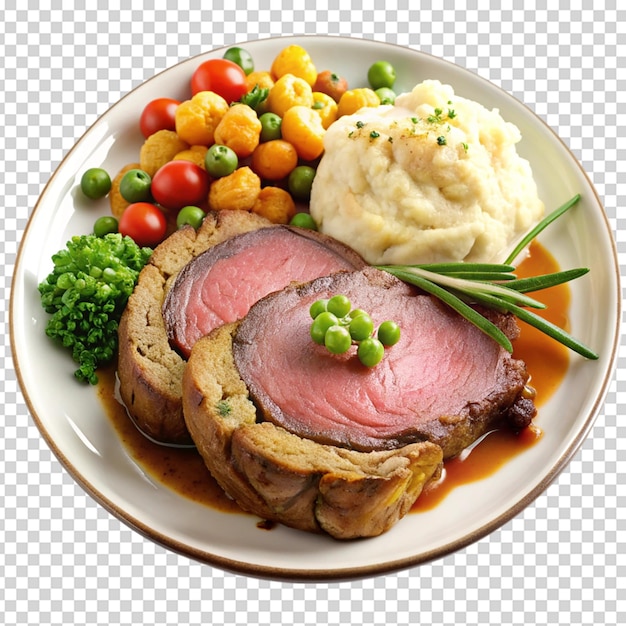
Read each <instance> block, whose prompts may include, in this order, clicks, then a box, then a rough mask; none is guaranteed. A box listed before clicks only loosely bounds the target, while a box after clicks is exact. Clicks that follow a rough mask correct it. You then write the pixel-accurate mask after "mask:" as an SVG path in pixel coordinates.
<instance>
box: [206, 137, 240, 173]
mask: <svg viewBox="0 0 626 626" xmlns="http://www.w3.org/2000/svg"><path fill="white" fill-rule="evenodd" d="M204 165H205V167H206V171H207V172H208V174H209V175H210V176H212V177H213V178H221V177H222V176H228V175H229V174H232V173H233V172H234V171H235V170H236V169H237V166H238V165H239V159H238V158H237V155H236V154H235V151H234V150H233V149H232V148H229V147H228V146H224V145H222V144H219V143H214V144H213V145H212V146H211V147H210V148H209V149H208V150H207V153H206V155H205V157H204Z"/></svg>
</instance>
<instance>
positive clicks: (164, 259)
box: [118, 211, 271, 444]
mask: <svg viewBox="0 0 626 626" xmlns="http://www.w3.org/2000/svg"><path fill="white" fill-rule="evenodd" d="M270 225H271V224H270V222H268V221H267V220H265V219H264V218H261V217H259V216H257V215H254V214H251V213H248V212H246V211H223V212H221V213H219V214H218V213H209V214H208V215H207V217H206V218H205V220H204V222H203V224H202V226H201V227H200V228H199V229H198V231H197V233H196V231H195V230H194V229H193V228H191V227H186V228H184V229H181V230H179V231H176V232H175V233H174V234H172V235H171V236H170V237H168V239H166V240H165V241H164V242H163V243H162V244H161V245H159V246H158V247H157V248H156V249H155V250H154V252H153V254H152V258H151V259H150V262H149V263H148V265H146V267H144V269H143V270H142V272H141V274H140V276H139V281H138V283H137V286H136V288H135V290H134V292H133V294H132V295H131V297H130V299H129V301H128V305H127V306H126V309H125V310H124V314H123V315H122V319H121V321H120V327H119V331H118V336H119V357H118V377H119V382H120V389H119V390H120V395H121V398H122V401H123V402H124V404H125V405H126V408H127V410H128V413H129V415H130V416H131V418H132V419H133V420H134V421H135V423H136V424H137V426H138V427H139V428H140V429H141V430H142V431H143V432H145V433H146V434H147V435H149V436H150V437H152V438H154V439H156V440H158V441H163V442H168V443H177V444H184V443H192V442H191V438H190V437H189V433H188V432H187V428H186V426H185V422H184V419H183V414H182V401H181V391H182V388H181V380H182V373H183V369H184V367H185V361H184V360H183V359H182V358H181V357H180V356H179V355H178V354H177V353H176V352H175V351H174V350H172V349H171V347H170V345H169V342H168V338H167V334H166V331H165V326H164V322H163V316H162V314H161V307H162V304H163V299H164V297H165V294H166V293H167V290H168V288H169V285H170V284H171V281H172V280H173V277H175V276H176V274H177V273H178V272H179V271H180V270H181V269H182V268H183V267H184V266H185V265H186V264H187V263H189V261H191V259H192V258H194V257H195V256H197V255H198V254H200V253H201V252H203V251H205V250H207V249H208V248H210V247H212V246H214V245H216V244H218V243H220V242H222V241H224V240H226V239H228V238H229V237H232V236H234V235H237V234H239V233H243V232H247V231H250V230H255V229H258V228H263V227H266V226H270Z"/></svg>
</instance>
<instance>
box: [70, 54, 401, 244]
mask: <svg viewBox="0 0 626 626" xmlns="http://www.w3.org/2000/svg"><path fill="white" fill-rule="evenodd" d="M395 78H396V76H395V70H394V68H393V66H392V65H391V64H390V63H389V62H387V61H377V62H376V63H373V64H372V65H371V66H370V68H369V70H368V72H367V80H368V83H369V86H367V87H356V88H349V86H348V83H347V81H346V79H345V78H343V77H341V76H340V75H339V74H336V73H335V72H333V71H331V70H323V71H320V72H318V70H317V69H316V66H315V64H314V62H313V60H312V58H311V56H310V55H309V53H308V52H307V51H306V50H305V49H304V48H303V47H301V46H299V45H296V44H292V45H289V46H287V47H285V48H283V49H282V50H281V51H280V52H279V53H278V54H277V56H276V57H275V58H274V60H273V62H272V65H271V68H270V69H269V70H267V71H265V70H255V67H254V61H253V59H252V57H251V55H250V54H249V53H248V52H247V51H246V50H245V49H243V48H240V47H232V48H229V49H228V50H226V52H225V53H224V55H223V57H222V58H215V59H210V60H207V61H205V62H203V63H201V64H200V65H199V66H198V67H197V68H196V69H195V71H194V73H193V75H192V78H191V84H190V93H191V96H190V98H189V99H187V100H184V101H178V100H174V99H172V98H168V97H162V98H157V99H155V100H153V101H151V102H149V103H148V104H147V105H146V106H145V108H144V109H143V111H142V113H141V116H140V120H139V125H140V128H141V132H142V134H143V137H144V143H143V145H142V146H141V149H140V153H139V155H138V156H139V158H138V161H137V162H135V163H129V164H127V165H126V166H124V167H123V168H122V169H121V170H120V171H119V172H118V173H117V174H116V176H115V177H114V178H113V179H111V177H110V175H109V173H108V172H106V171H105V170H104V169H102V168H98V167H94V168H90V169H89V170H87V171H86V172H84V174H83V175H82V178H81V189H82V191H83V193H84V194H85V195H86V196H87V197H89V198H93V199H97V198H102V197H104V196H107V195H108V197H109V203H110V207H111V215H107V216H103V217H101V218H99V219H98V220H97V221H96V223H95V224H94V234H96V235H98V236H104V235H105V234H107V233H111V232H119V233H121V234H122V235H128V236H130V237H131V238H132V239H133V240H134V241H135V242H136V243H137V244H138V245H141V246H148V247H155V246H156V245H158V244H159V243H160V242H161V241H162V240H163V239H165V237H167V236H168V235H169V234H170V233H171V232H172V231H173V230H174V229H176V228H180V227H182V226H183V225H186V224H190V225H191V226H193V227H194V228H198V227H199V226H200V224H201V223H202V220H203V219H204V216H205V215H206V212H207V211H208V210H216V211H221V210H245V211H251V212H254V213H257V214H259V215H261V216H263V217H265V218H267V219H268V220H270V221H271V222H273V223H277V224H293V225H296V226H301V227H305V228H312V229H315V228H316V225H315V222H314V221H313V219H312V218H311V216H310V215H309V213H308V211H307V210H306V205H307V203H308V200H309V195H310V191H311V185H312V183H313V179H314V177H315V170H316V165H317V162H318V161H319V158H320V157H321V156H322V154H323V151H324V144H323V140H324V134H325V132H326V130H327V129H328V127H329V126H330V125H331V124H332V123H333V122H334V121H335V120H336V119H338V118H339V117H341V116H342V115H348V114H352V113H354V112H356V111H357V110H359V109H360V108H362V107H375V106H379V105H380V104H393V102H394V100H395V93H394V92H393V90H392V88H393V86H394V82H395Z"/></svg>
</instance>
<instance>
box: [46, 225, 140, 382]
mask: <svg viewBox="0 0 626 626" xmlns="http://www.w3.org/2000/svg"><path fill="white" fill-rule="evenodd" d="M151 254H152V250H151V249H150V248H140V247H139V246H138V245H137V244H136V243H135V242H134V241H133V240H132V239H131V238H130V237H123V236H122V235H120V234H119V233H112V234H108V235H105V236H104V237H96V236H95V235H77V236H75V237H72V239H71V240H70V241H68V242H67V248H65V249H63V250H60V251H59V252H57V253H56V254H54V255H53V256H52V261H53V263H54V269H53V270H52V272H51V273H50V274H49V275H48V277H47V278H46V279H45V280H43V281H42V282H41V283H40V284H39V293H40V296H41V304H42V306H43V308H44V310H45V311H46V313H50V314H51V315H52V317H51V318H50V319H49V320H48V323H47V325H46V335H48V337H51V338H53V339H54V340H56V341H58V342H60V344H61V345H63V346H64V347H66V348H68V349H69V350H71V351H72V358H73V359H74V361H76V362H77V363H78V364H79V368H78V369H77V370H76V371H75V372H74V375H75V376H76V378H77V379H78V380H80V381H84V382H89V383H91V384H92V385H95V384H96V383H97V382H98V377H97V376H96V369H97V368H98V366H100V365H103V364H105V363H108V362H109V361H111V360H112V359H113V357H114V356H115V354H116V352H117V345H118V338H117V328H118V325H119V321H120V318H121V316H122V312H123V310H124V307H125V306H126V303H127V301H128V298H129V297H130V294H131V293H132V292H133V289H134V287H135V284H136V282H137V278H138V276H139V272H140V271H141V269H142V268H143V266H144V265H145V264H146V263H147V262H148V259H149V258H150V255H151Z"/></svg>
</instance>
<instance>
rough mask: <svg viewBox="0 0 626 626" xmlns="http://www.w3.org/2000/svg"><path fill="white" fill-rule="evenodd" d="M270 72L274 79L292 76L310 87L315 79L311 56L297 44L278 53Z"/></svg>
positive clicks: (315, 73)
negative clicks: (286, 75) (287, 75)
mask: <svg viewBox="0 0 626 626" xmlns="http://www.w3.org/2000/svg"><path fill="white" fill-rule="evenodd" d="M271 72H272V75H273V76H274V77H276V78H280V77H281V76H284V75H285V74H293V75H294V76H297V77H298V78H302V79H303V80H305V81H306V82H307V83H308V84H309V85H311V86H312V85H313V84H314V83H315V81H316V79H317V69H315V64H314V63H313V59H311V55H310V54H309V53H308V52H307V51H306V50H305V49H304V48H303V47H302V46H298V45H297V44H292V45H290V46H287V47H286V48H283V49H282V50H281V51H280V52H279V53H278V55H277V56H276V57H275V59H274V61H273V63H272V68H271Z"/></svg>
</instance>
